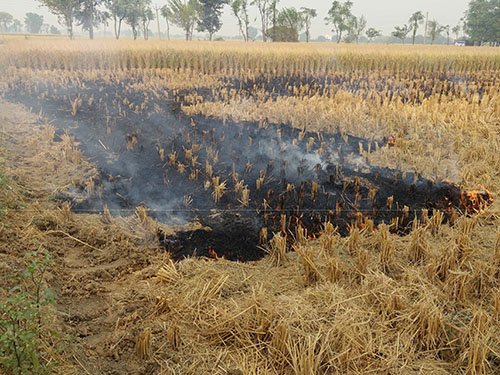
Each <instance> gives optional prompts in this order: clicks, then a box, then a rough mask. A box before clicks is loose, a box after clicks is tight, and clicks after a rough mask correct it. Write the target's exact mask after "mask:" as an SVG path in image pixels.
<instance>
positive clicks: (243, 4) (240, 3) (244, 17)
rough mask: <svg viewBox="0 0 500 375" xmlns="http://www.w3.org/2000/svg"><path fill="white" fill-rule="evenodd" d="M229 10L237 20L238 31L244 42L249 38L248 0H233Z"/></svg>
mask: <svg viewBox="0 0 500 375" xmlns="http://www.w3.org/2000/svg"><path fill="white" fill-rule="evenodd" d="M231 10H232V12H233V15H234V16H235V17H236V20H237V21H238V27H239V28H240V33H241V35H242V36H243V39H244V40H245V42H248V40H249V28H250V18H249V16H248V0H233V2H232V3H231Z"/></svg>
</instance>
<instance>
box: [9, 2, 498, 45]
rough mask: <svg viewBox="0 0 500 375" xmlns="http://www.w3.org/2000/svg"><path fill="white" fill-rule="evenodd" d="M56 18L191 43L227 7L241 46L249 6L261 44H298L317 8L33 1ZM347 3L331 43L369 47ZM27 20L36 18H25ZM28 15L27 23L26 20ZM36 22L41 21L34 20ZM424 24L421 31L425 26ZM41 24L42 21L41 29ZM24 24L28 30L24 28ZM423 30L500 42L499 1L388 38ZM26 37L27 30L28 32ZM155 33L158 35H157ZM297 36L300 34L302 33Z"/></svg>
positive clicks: (331, 15) (218, 23) (339, 6)
mask: <svg viewBox="0 0 500 375" xmlns="http://www.w3.org/2000/svg"><path fill="white" fill-rule="evenodd" d="M38 1H39V2H41V3H42V4H43V5H45V6H46V7H47V8H48V10H49V11H50V12H51V13H53V14H55V15H56V16H57V17H58V20H59V23H60V24H61V25H63V26H64V27H65V28H66V30H67V32H68V35H69V37H70V38H73V34H74V33H73V29H74V26H75V24H76V25H78V26H81V27H82V29H83V30H85V31H88V33H89V37H90V39H93V37H94V29H95V28H96V27H98V26H100V25H102V24H104V25H107V24H108V23H109V22H110V21H111V22H112V23H113V30H114V35H115V37H116V39H119V38H120V34H121V29H122V25H123V24H127V25H129V26H130V28H131V30H132V34H133V36H134V39H136V38H137V37H138V35H139V34H142V36H143V37H144V39H148V38H149V26H150V24H151V22H152V21H153V20H154V19H155V18H157V22H158V29H159V28H160V26H159V21H160V17H161V18H163V19H164V21H165V22H166V27H167V37H168V38H169V37H170V26H171V25H175V26H177V27H179V28H181V29H182V30H184V34H185V38H186V40H191V39H192V38H193V32H194V31H195V30H196V31H198V32H204V33H207V34H208V37H209V39H210V40H212V39H213V36H214V35H215V34H216V33H217V32H218V31H219V30H220V29H221V27H222V20H221V16H222V12H223V9H224V7H225V6H229V7H230V10H231V14H232V15H233V16H234V17H235V19H236V21H237V24H238V28H239V33H240V35H241V37H242V38H243V39H244V40H245V41H250V40H254V39H255V37H256V36H257V32H258V31H257V29H256V28H255V27H253V26H251V19H250V14H249V11H250V9H251V7H254V9H255V10H257V12H258V19H259V23H260V25H259V26H260V33H261V38H262V40H263V41H264V42H266V41H268V40H271V41H279V42H297V41H299V37H300V36H301V35H302V36H304V39H305V40H306V41H307V42H309V40H310V36H311V34H310V29H311V24H312V22H313V19H314V18H316V17H317V16H318V13H317V11H316V9H313V8H308V7H301V8H300V9H296V8H294V7H284V8H278V4H279V0H167V3H166V4H165V5H164V6H162V7H153V6H152V3H151V0H38ZM352 7H353V2H352V1H351V0H335V1H333V3H332V6H331V8H330V9H329V11H328V14H327V15H326V17H325V18H324V21H325V23H326V24H327V25H329V26H331V28H332V29H331V30H332V32H333V35H334V38H333V40H334V41H336V42H337V43H340V42H347V43H352V42H359V41H360V39H361V38H366V40H368V42H371V41H373V40H375V39H376V38H378V37H380V36H381V35H382V33H381V31H380V30H377V29H376V28H374V27H369V28H368V27H367V20H366V18H365V17H364V16H363V15H361V16H359V17H358V16H355V15H354V14H353V12H352ZM28 14H29V15H30V16H29V17H30V18H36V17H35V16H37V15H36V14H33V13H28ZM28 14H27V18H28ZM9 16H10V15H9V14H8V13H5V12H0V27H1V28H2V31H4V32H5V31H7V32H8V31H12V30H18V29H19V27H20V21H18V20H13V19H12V16H10V18H9ZM39 17H41V16H39ZM424 21H425V26H424ZM37 22H38V23H40V22H39V21H37V20H36V19H32V20H31V19H30V20H29V21H28V20H26V21H25V23H26V26H27V29H28V31H30V30H37V27H34V28H32V27H31V25H33V24H35V25H37ZM42 24H43V17H42V21H41V23H40V27H41V25H42ZM28 25H29V26H28ZM422 27H423V31H424V38H425V39H424V40H425V41H426V39H428V40H429V41H430V43H431V44H434V42H435V41H436V40H437V39H438V38H439V37H440V36H442V35H443V33H444V34H445V35H446V41H447V43H448V44H449V43H450V36H451V35H454V36H455V39H458V38H459V37H460V36H465V35H467V36H468V38H469V39H470V40H471V41H472V42H475V43H485V42H499V41H500V0H472V1H470V3H469V7H468V9H467V11H466V12H465V15H464V17H463V18H462V19H461V21H460V23H459V24H457V25H455V26H453V27H451V26H450V25H441V24H440V23H439V22H438V21H437V20H435V19H432V20H427V19H426V17H425V16H424V14H423V12H422V11H417V12H415V13H413V14H412V15H411V16H410V17H409V19H408V22H407V23H406V24H404V25H397V26H395V27H394V31H393V32H392V33H391V35H392V36H393V37H394V38H397V39H399V40H401V42H402V43H405V41H407V40H408V39H410V38H411V42H412V43H413V44H415V41H416V39H417V32H418V31H419V30H421V29H422ZM30 32H31V31H30ZM158 32H159V30H158ZM301 33H302V34H301Z"/></svg>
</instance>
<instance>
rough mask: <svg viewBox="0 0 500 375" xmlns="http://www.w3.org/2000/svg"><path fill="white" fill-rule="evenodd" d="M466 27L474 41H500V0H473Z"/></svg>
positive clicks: (466, 19)
mask: <svg viewBox="0 0 500 375" xmlns="http://www.w3.org/2000/svg"><path fill="white" fill-rule="evenodd" d="M465 28H466V31H467V34H468V35H469V36H470V39H471V40H472V42H474V43H482V42H500V0H472V1H471V2H470V3H469V8H468V9H467V11H466V13H465Z"/></svg>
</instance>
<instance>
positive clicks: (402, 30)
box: [392, 25, 411, 44]
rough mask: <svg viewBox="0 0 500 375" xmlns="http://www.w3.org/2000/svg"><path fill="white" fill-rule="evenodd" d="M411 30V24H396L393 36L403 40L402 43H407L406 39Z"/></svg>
mask: <svg viewBox="0 0 500 375" xmlns="http://www.w3.org/2000/svg"><path fill="white" fill-rule="evenodd" d="M410 31H411V26H409V25H404V26H394V31H393V32H392V36H394V37H396V38H398V39H400V40H401V43H403V44H404V43H405V39H406V37H407V36H408V34H409V33H410Z"/></svg>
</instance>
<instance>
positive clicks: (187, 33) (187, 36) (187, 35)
mask: <svg viewBox="0 0 500 375" xmlns="http://www.w3.org/2000/svg"><path fill="white" fill-rule="evenodd" d="M186 40H189V28H187V29H186Z"/></svg>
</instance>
